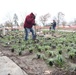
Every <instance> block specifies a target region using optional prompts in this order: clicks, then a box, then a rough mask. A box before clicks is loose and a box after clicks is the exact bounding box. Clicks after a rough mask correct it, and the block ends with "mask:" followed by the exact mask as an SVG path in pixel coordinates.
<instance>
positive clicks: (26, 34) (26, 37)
mask: <svg viewBox="0 0 76 75" xmlns="http://www.w3.org/2000/svg"><path fill="white" fill-rule="evenodd" d="M25 40H28V28H25Z"/></svg>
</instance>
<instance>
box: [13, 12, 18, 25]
mask: <svg viewBox="0 0 76 75" xmlns="http://www.w3.org/2000/svg"><path fill="white" fill-rule="evenodd" d="M13 20H14V24H15V25H16V26H18V16H17V14H16V13H15V14H14V17H13Z"/></svg>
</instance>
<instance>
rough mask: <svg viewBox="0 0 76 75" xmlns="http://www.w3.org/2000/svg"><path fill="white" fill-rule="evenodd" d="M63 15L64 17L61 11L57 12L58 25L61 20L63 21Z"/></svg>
mask: <svg viewBox="0 0 76 75" xmlns="http://www.w3.org/2000/svg"><path fill="white" fill-rule="evenodd" d="M63 17H64V14H63V13H62V12H58V15H57V23H58V25H59V24H60V22H61V21H63Z"/></svg>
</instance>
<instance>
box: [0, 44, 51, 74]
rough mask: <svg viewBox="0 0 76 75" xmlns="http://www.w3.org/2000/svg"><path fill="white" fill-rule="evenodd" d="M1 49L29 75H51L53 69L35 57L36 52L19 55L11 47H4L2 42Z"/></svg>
mask: <svg viewBox="0 0 76 75" xmlns="http://www.w3.org/2000/svg"><path fill="white" fill-rule="evenodd" d="M0 51H1V52H2V53H3V55H5V56H8V57H9V58H10V59H12V60H13V61H14V62H15V63H16V64H17V65H19V66H20V67H21V68H22V69H23V70H24V71H26V73H27V74H28V75H47V74H48V75H50V72H51V71H52V69H51V68H50V67H49V66H47V65H46V63H45V62H44V61H43V60H41V59H37V58H35V54H29V53H28V52H26V53H24V54H23V55H22V56H18V55H17V54H16V53H12V52H11V51H10V50H9V47H6V48H4V47H2V45H1V44H0Z"/></svg>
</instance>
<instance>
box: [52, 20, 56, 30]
mask: <svg viewBox="0 0 76 75" xmlns="http://www.w3.org/2000/svg"><path fill="white" fill-rule="evenodd" d="M55 28H56V21H55V20H53V29H54V30H55Z"/></svg>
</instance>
